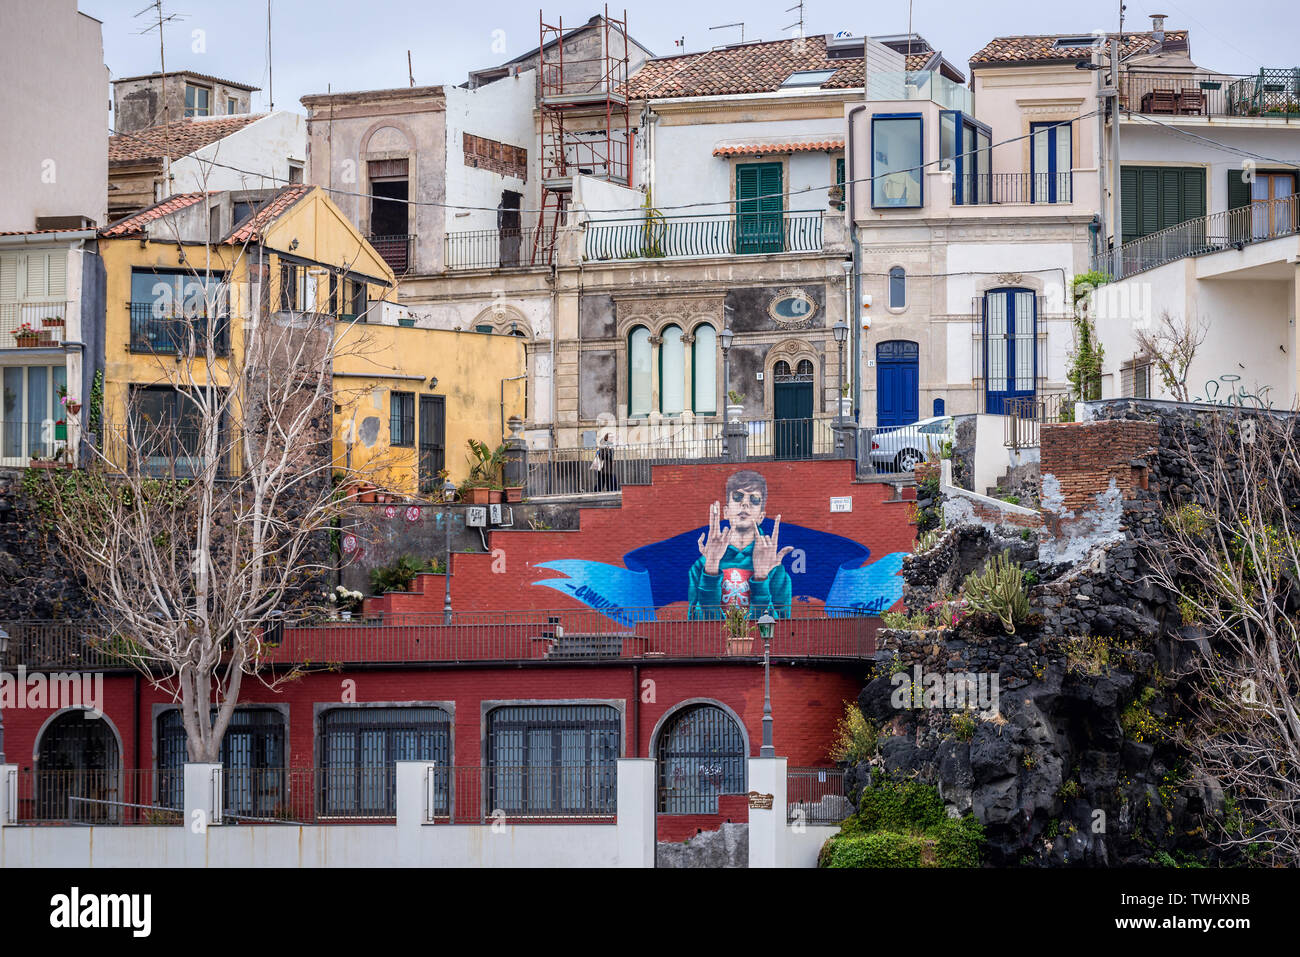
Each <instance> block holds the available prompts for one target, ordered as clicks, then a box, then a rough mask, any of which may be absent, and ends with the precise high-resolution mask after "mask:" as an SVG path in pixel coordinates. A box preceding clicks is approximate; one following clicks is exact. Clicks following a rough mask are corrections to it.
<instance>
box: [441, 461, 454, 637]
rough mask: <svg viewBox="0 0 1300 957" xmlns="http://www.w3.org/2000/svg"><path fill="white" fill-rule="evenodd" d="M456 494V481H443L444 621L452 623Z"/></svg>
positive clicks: (448, 623) (447, 623) (445, 623)
mask: <svg viewBox="0 0 1300 957" xmlns="http://www.w3.org/2000/svg"><path fill="white" fill-rule="evenodd" d="M455 494H456V483H454V482H453V481H452V480H451V479H447V481H445V482H443V483H442V500H443V501H444V502H446V503H447V519H446V521H445V522H443V525H444V526H445V527H444V533H445V536H446V538H445V550H444V552H443V563H444V564H443V568H442V581H443V593H442V623H443V624H444V625H450V624H451V515H452V512H451V500H452V497H453V496H454V495H455Z"/></svg>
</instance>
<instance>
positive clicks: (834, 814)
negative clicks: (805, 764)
mask: <svg viewBox="0 0 1300 957" xmlns="http://www.w3.org/2000/svg"><path fill="white" fill-rule="evenodd" d="M846 774H847V772H846V771H845V770H844V769H843V768H790V769H789V770H788V771H786V773H785V788H786V791H785V793H786V805H785V810H786V822H787V823H788V824H799V823H803V824H839V823H840V822H841V821H843V820H844V819H845V818H846V817H848V816H849V815H850V814H852V813H853V805H852V804H850V803H849V798H848V795H847V794H845V792H844V778H845V776H846Z"/></svg>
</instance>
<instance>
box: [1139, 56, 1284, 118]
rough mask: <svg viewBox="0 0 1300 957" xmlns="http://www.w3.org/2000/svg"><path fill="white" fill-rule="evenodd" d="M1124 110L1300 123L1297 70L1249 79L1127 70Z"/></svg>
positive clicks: (1275, 71) (1198, 72) (1272, 71)
mask: <svg viewBox="0 0 1300 957" xmlns="http://www.w3.org/2000/svg"><path fill="white" fill-rule="evenodd" d="M1120 98H1121V101H1122V103H1123V105H1124V107H1125V109H1127V110H1128V111H1129V112H1131V113H1140V114H1145V115H1148V116H1209V117H1229V116H1274V117H1285V118H1287V119H1294V120H1300V67H1293V68H1289V69H1260V70H1259V72H1258V73H1254V74H1249V75H1232V74H1225V73H1210V72H1208V71H1205V70H1196V71H1187V72H1182V73H1175V72H1163V71H1160V72H1157V71H1146V72H1143V71H1129V72H1126V73H1125V74H1124V75H1123V76H1122V77H1121V78H1120Z"/></svg>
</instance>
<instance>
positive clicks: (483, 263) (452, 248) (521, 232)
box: [443, 226, 555, 269]
mask: <svg viewBox="0 0 1300 957" xmlns="http://www.w3.org/2000/svg"><path fill="white" fill-rule="evenodd" d="M554 241H555V230H554V229H553V228H552V227H549V226H542V227H539V226H532V227H529V228H527V229H471V230H466V231H464V232H459V233H448V234H447V236H446V238H445V240H444V247H443V248H444V255H443V262H444V263H446V266H447V268H448V269H514V268H518V267H521V266H523V267H528V266H545V265H547V264H548V263H550V261H551V247H552V246H553V245H554Z"/></svg>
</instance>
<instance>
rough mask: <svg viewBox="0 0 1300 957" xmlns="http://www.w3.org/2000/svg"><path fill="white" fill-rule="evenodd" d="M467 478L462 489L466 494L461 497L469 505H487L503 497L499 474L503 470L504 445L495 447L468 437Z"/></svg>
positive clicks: (501, 499) (504, 462)
mask: <svg viewBox="0 0 1300 957" xmlns="http://www.w3.org/2000/svg"><path fill="white" fill-rule="evenodd" d="M466 444H467V445H468V446H469V451H470V454H469V456H467V458H468V460H469V478H468V479H467V480H466V484H465V485H464V486H463V489H464V490H465V491H466V492H468V495H463V496H462V497H463V498H464V499H465V501H467V502H469V504H471V505H488V504H491V503H493V502H501V501H503V500H504V499H505V492H504V490H503V488H502V483H501V476H502V473H503V472H504V471H505V464H506V447H505V445H504V443H503V444H501V445H498V446H497V447H496V448H495V449H493V448H489V447H488V444H487V443H486V442H480V441H478V440H477V439H468V440H466Z"/></svg>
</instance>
